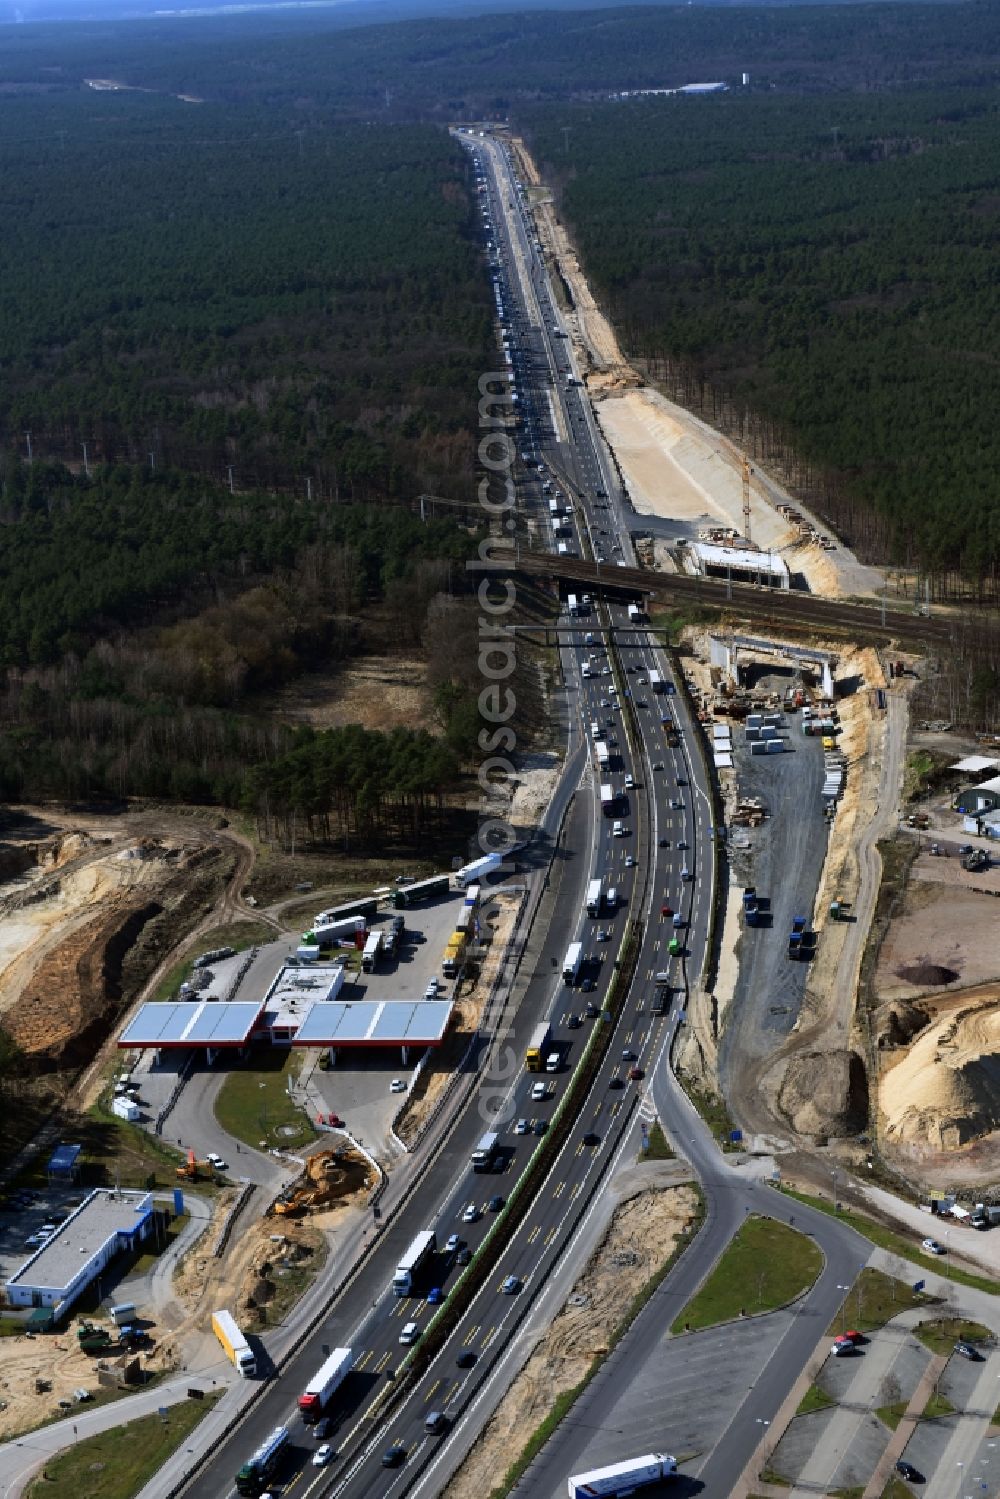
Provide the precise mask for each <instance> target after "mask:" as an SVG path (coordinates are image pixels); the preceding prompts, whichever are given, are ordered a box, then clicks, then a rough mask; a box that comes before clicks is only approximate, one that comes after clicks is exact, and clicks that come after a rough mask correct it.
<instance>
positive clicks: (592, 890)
mask: <svg viewBox="0 0 1000 1499" xmlns="http://www.w3.org/2000/svg"><path fill="white" fill-rule="evenodd" d="M600 914H601V881H600V880H591V882H590V884H589V885H588V886H587V915H588V916H600Z"/></svg>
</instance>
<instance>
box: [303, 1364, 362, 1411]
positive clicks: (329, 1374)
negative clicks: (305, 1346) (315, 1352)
mask: <svg viewBox="0 0 1000 1499" xmlns="http://www.w3.org/2000/svg"><path fill="white" fill-rule="evenodd" d="M353 1364H354V1354H353V1353H352V1351H351V1349H350V1348H335V1349H334V1350H333V1352H332V1353H331V1354H330V1357H329V1358H328V1359H326V1361H325V1362H324V1363H322V1364H320V1366H319V1368H318V1369H317V1370H316V1373H315V1374H314V1375H313V1377H312V1379H311V1380H310V1381H309V1383H308V1384H307V1385H306V1387H305V1389H304V1390H303V1392H302V1394H301V1395H300V1396H299V1411H300V1412H301V1415H302V1419H303V1421H304V1422H305V1423H306V1425H307V1426H315V1424H316V1422H317V1421H318V1420H319V1419H320V1418H321V1417H322V1416H323V1415H324V1414H325V1412H326V1409H327V1407H328V1406H329V1404H330V1401H331V1400H332V1399H333V1397H334V1395H335V1394H336V1392H337V1391H338V1390H339V1389H340V1386H341V1385H342V1384H343V1383H344V1380H345V1379H346V1378H347V1376H348V1374H350V1372H351V1368H352V1366H353Z"/></svg>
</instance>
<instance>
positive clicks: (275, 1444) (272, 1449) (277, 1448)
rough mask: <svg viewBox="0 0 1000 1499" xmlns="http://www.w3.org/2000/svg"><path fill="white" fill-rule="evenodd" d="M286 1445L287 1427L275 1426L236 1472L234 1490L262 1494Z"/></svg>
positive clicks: (241, 1492) (275, 1470) (275, 1469)
mask: <svg viewBox="0 0 1000 1499" xmlns="http://www.w3.org/2000/svg"><path fill="white" fill-rule="evenodd" d="M287 1445H288V1427H287V1426H276V1427H275V1428H274V1430H273V1431H272V1432H271V1435H270V1436H269V1437H267V1438H266V1439H265V1440H264V1441H263V1442H261V1444H260V1446H259V1447H258V1448H257V1451H256V1452H255V1453H254V1454H253V1456H252V1457H250V1458H248V1459H247V1461H246V1462H245V1463H244V1464H243V1466H242V1468H240V1470H239V1472H238V1473H237V1474H236V1492H237V1493H238V1494H249V1495H254V1496H256V1495H257V1494H262V1493H263V1492H264V1490H265V1489H266V1488H267V1486H268V1484H269V1483H270V1481H271V1479H272V1477H273V1476H274V1474H275V1473H276V1472H277V1469H278V1465H279V1463H280V1462H281V1455H282V1453H283V1452H284V1450H285V1448H286V1447H287Z"/></svg>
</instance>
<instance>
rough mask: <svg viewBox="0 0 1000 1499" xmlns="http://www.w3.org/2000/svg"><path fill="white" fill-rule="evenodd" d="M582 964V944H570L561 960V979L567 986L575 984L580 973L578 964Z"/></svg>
mask: <svg viewBox="0 0 1000 1499" xmlns="http://www.w3.org/2000/svg"><path fill="white" fill-rule="evenodd" d="M582 962H583V943H582V942H571V943H570V945H569V947H567V949H566V957H565V958H564V960H563V979H564V980H565V982H566V983H567V984H575V983H576V979H577V975H578V974H579V972H580V964H581V963H582Z"/></svg>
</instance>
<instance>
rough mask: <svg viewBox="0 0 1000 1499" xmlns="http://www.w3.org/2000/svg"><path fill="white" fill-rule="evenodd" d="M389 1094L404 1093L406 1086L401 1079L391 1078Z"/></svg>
mask: <svg viewBox="0 0 1000 1499" xmlns="http://www.w3.org/2000/svg"><path fill="white" fill-rule="evenodd" d="M389 1092H390V1093H405V1092H406V1084H405V1083H404V1082H403V1079H402V1078H401V1077H394V1078H393V1080H392V1082H391V1083H390V1084H389Z"/></svg>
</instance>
